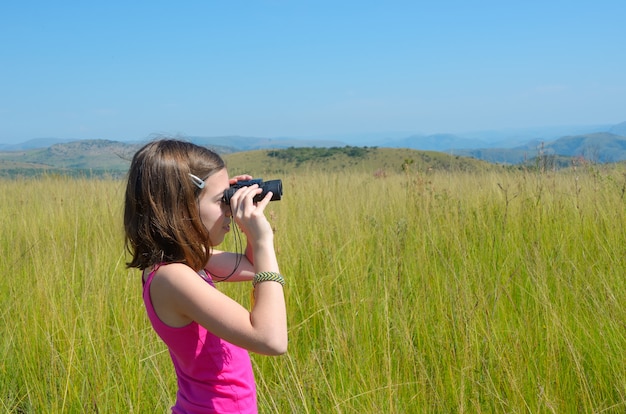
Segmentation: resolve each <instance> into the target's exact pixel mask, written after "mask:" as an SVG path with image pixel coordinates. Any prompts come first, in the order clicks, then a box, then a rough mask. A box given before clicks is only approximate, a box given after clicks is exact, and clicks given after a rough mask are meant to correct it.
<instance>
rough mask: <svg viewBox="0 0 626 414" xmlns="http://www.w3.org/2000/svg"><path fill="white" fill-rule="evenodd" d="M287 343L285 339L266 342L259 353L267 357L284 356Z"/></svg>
mask: <svg viewBox="0 0 626 414" xmlns="http://www.w3.org/2000/svg"><path fill="white" fill-rule="evenodd" d="M288 343H289V341H288V340H287V338H286V337H285V338H284V339H283V338H281V339H274V340H271V341H268V342H267V343H266V344H265V346H264V347H263V348H264V349H263V350H261V353H262V354H264V355H268V356H279V355H283V354H286V353H287V348H288Z"/></svg>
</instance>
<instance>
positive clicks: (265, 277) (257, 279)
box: [252, 272, 285, 288]
mask: <svg viewBox="0 0 626 414" xmlns="http://www.w3.org/2000/svg"><path fill="white" fill-rule="evenodd" d="M261 282H278V283H280V284H281V285H282V286H285V278H284V277H282V276H281V274H280V273H276V272H259V273H257V274H256V275H254V279H252V287H253V288H254V287H255V286H256V285H257V283H261Z"/></svg>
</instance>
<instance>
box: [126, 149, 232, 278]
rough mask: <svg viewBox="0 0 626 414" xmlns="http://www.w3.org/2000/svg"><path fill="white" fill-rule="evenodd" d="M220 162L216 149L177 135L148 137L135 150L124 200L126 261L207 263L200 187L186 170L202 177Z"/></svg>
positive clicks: (142, 264) (219, 166)
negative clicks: (154, 139) (157, 138)
mask: <svg viewBox="0 0 626 414" xmlns="http://www.w3.org/2000/svg"><path fill="white" fill-rule="evenodd" d="M223 168H225V164H224V161H223V160H222V158H221V157H220V156H219V155H218V154H216V153H215V152H213V151H211V150H209V149H208V148H204V147H201V146H198V145H195V144H192V143H190V142H185V141H180V140H174V139H162V140H158V141H153V142H150V143H148V144H146V145H145V146H143V147H142V148H141V149H139V151H137V153H135V155H134V157H133V160H132V162H131V164H130V169H129V172H128V183H127V186H126V200H125V205H124V230H125V233H126V240H125V245H126V249H127V250H128V251H129V252H130V253H131V254H132V260H131V261H130V262H128V263H127V266H128V267H134V268H138V269H145V268H147V267H150V266H153V265H155V264H157V263H174V262H179V263H185V264H187V265H188V266H190V267H191V268H193V269H194V270H196V271H197V270H200V269H202V268H203V267H204V266H205V265H206V263H207V262H208V260H209V257H210V256H211V246H212V245H211V241H210V240H209V232H208V230H207V229H206V228H205V227H204V224H202V221H201V220H200V213H199V210H198V197H199V196H200V192H201V191H202V190H201V189H199V188H198V187H197V186H196V185H195V184H194V183H193V181H192V180H191V178H190V176H189V174H193V175H195V176H197V177H200V179H202V180H206V179H207V178H208V177H209V176H211V175H212V174H214V173H216V172H218V171H220V170H222V169H223Z"/></svg>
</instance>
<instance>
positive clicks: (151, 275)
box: [141, 263, 162, 287]
mask: <svg viewBox="0 0 626 414" xmlns="http://www.w3.org/2000/svg"><path fill="white" fill-rule="evenodd" d="M161 264H162V263H158V264H156V265H154V267H153V268H152V270H151V271H150V273H148V277H144V275H145V272H146V269H144V270H143V271H142V272H141V284H142V285H143V286H144V287H145V286H146V285H149V284H150V283H151V282H152V279H153V278H154V275H155V274H156V271H157V270H159V267H161Z"/></svg>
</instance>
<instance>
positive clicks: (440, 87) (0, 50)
mask: <svg viewBox="0 0 626 414" xmlns="http://www.w3.org/2000/svg"><path fill="white" fill-rule="evenodd" d="M625 22H626V1H623V0H614V1H607V0H593V1H576V0H569V1H560V0H555V1H552V0H543V1H534V0H527V1H518V2H505V1H483V0H475V1H446V0H441V1H429V2H422V1H417V0H414V1H393V0H390V1H367V0H362V1H341V0H336V1H322V0H320V1H308V0H303V1H288V0H265V1H263V0H259V1H194V0H186V1H159V0H155V1H116V0H110V1H107V2H84V1H80V2H79V1H75V2H69V1H29V0H23V1H14V2H3V4H2V5H1V6H0V143H12V142H21V141H25V140H28V139H33V138H42V137H56V138H71V139H96V138H102V139H114V140H137V139H144V138H146V137H148V136H150V135H151V134H172V135H188V136H218V135H244V136H257V137H311V136H341V135H342V134H346V135H348V134H365V133H379V132H393V131H396V132H407V133H437V132H452V133H454V132H463V131H475V130H489V129H502V128H525V127H538V126H556V125H587V124H590V125H597V124H614V123H620V122H623V121H626V53H625V46H624V42H625V41H626V24H625Z"/></svg>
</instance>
